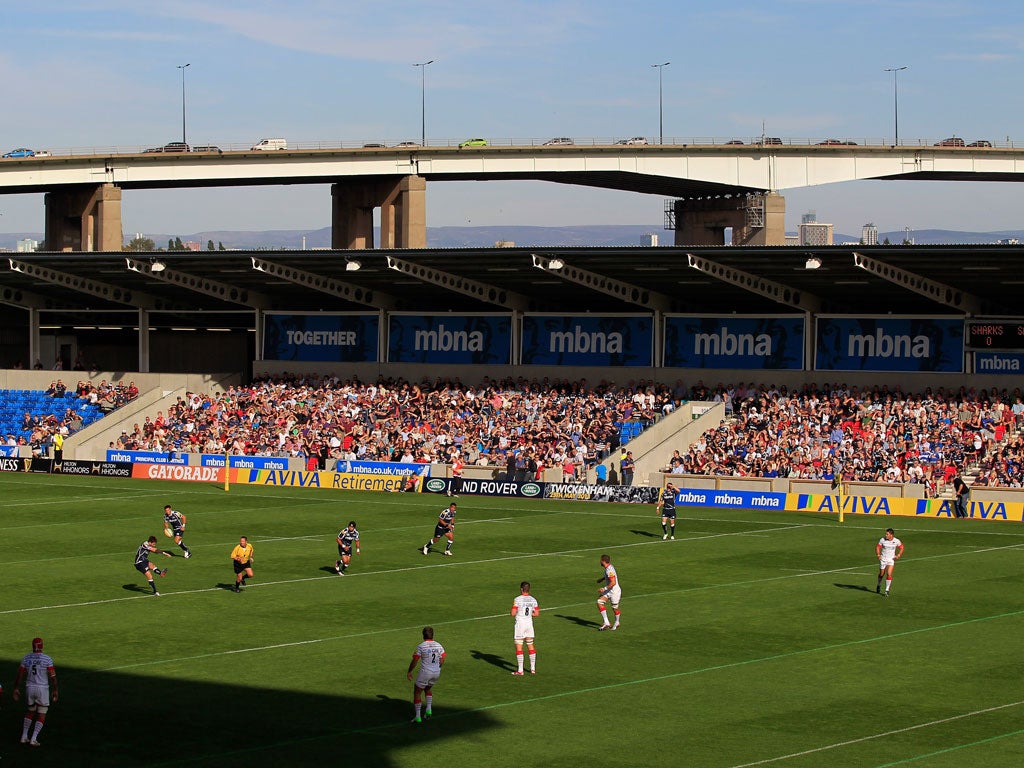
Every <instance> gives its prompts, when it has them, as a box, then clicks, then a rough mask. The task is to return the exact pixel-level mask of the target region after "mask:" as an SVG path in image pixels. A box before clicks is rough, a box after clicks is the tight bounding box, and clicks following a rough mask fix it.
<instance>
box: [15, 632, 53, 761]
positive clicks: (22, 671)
mask: <svg viewBox="0 0 1024 768" xmlns="http://www.w3.org/2000/svg"><path fill="white" fill-rule="evenodd" d="M22 680H24V681H25V707H26V709H25V719H24V720H23V721H22V725H21V743H22V744H28V745H30V746H33V747H38V746H39V732H40V731H41V730H43V724H44V723H45V722H46V712H47V710H48V709H49V708H50V702H51V701H54V702H55V701H57V671H56V670H55V669H54V668H53V659H51V658H50V657H49V656H47V655H46V654H45V653H43V639H42V638H41V637H36V638H34V639H33V640H32V653H29V654H26V656H25V658H23V659H22V660H21V666H20V667H18V676H17V677H16V678H15V680H14V692H13V693H12V694H11V698H13V699H14V700H15V701H17V700H18V697H19V696H20V694H21V681H22ZM51 686H52V688H53V690H52V691H51V690H50V688H51ZM33 722H34V723H35V728H33V727H32V723H33ZM30 731H31V735H29V732H30Z"/></svg>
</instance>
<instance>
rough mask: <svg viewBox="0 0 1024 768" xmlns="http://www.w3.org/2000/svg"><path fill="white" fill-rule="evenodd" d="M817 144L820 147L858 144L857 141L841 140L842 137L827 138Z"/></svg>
mask: <svg viewBox="0 0 1024 768" xmlns="http://www.w3.org/2000/svg"><path fill="white" fill-rule="evenodd" d="M817 146H819V147H856V146H857V142H856V141H844V140H841V139H825V140H824V141H819V142H818V144H817Z"/></svg>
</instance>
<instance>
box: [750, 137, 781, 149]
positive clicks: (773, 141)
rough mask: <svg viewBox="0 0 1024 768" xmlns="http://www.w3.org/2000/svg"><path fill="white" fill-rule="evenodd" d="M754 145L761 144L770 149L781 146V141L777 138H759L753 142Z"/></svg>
mask: <svg viewBox="0 0 1024 768" xmlns="http://www.w3.org/2000/svg"><path fill="white" fill-rule="evenodd" d="M754 144H761V145H762V146H764V145H768V146H772V147H779V146H782V139H780V138H779V137H778V136H761V137H760V138H758V139H755V140H754Z"/></svg>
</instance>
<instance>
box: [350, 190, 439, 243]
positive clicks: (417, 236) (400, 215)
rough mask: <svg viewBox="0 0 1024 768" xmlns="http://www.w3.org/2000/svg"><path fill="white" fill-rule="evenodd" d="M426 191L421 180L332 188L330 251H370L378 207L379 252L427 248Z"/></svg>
mask: <svg viewBox="0 0 1024 768" xmlns="http://www.w3.org/2000/svg"><path fill="white" fill-rule="evenodd" d="M426 190H427V182H426V179H424V178H423V177H422V176H402V177H399V178H394V177H387V178H380V177H374V178H370V179H356V180H352V181H345V182H338V183H336V184H332V185H331V247H332V248H338V249H361V248H373V247H374V243H373V210H374V208H377V207H379V208H380V247H381V248H426V246H427V214H426V211H427V207H426Z"/></svg>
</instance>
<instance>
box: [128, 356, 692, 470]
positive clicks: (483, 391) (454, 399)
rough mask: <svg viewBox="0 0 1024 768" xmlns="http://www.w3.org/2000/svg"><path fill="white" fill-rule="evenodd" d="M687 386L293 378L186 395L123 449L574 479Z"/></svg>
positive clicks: (138, 428) (666, 408)
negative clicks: (630, 426)
mask: <svg viewBox="0 0 1024 768" xmlns="http://www.w3.org/2000/svg"><path fill="white" fill-rule="evenodd" d="M681 386H682V385H681V383H680V384H679V388H680V389H679V391H673V390H672V389H671V388H669V387H667V386H660V385H656V384H655V383H654V382H648V381H638V382H630V383H629V384H628V385H626V386H622V387H619V386H616V385H614V384H611V383H609V382H604V381H602V382H600V383H599V384H596V385H590V384H588V382H587V381H586V380H585V379H584V380H580V381H574V382H569V381H562V380H549V379H543V380H537V379H534V380H527V379H524V378H519V379H503V380H500V381H498V380H493V381H492V380H490V379H489V378H487V377H485V378H484V380H483V381H482V383H480V384H479V385H466V384H463V383H462V382H460V381H458V380H449V379H436V380H434V381H426V380H424V381H422V382H419V383H415V382H410V381H407V380H405V379H384V378H381V379H379V380H377V381H376V382H373V383H363V382H361V381H359V380H358V379H340V378H337V377H333V376H323V377H318V376H298V375H289V374H282V375H275V376H272V377H265V378H261V379H258V380H257V381H255V382H254V383H253V384H251V385H249V386H241V387H232V388H230V389H228V390H227V391H226V392H224V393H220V394H203V393H198V392H190V393H186V395H185V396H184V397H179V398H178V400H177V402H176V403H175V404H173V405H171V406H170V407H169V408H168V409H167V412H166V414H165V413H164V412H163V411H160V412H159V413H158V414H157V416H156V418H154V419H150V418H148V417H147V418H146V419H145V420H144V421H143V422H142V423H136V424H134V425H133V428H132V429H131V430H125V431H124V432H123V433H122V434H121V436H120V437H119V438H118V440H117V441H116V442H115V445H114V447H115V448H124V449H128V450H154V451H181V452H199V453H218V454H220V453H229V454H233V455H241V454H246V455H255V456H285V457H293V458H302V459H304V460H305V461H306V462H307V464H308V465H309V466H311V467H312V466H315V467H323V468H326V467H327V466H328V462H330V461H332V460H333V461H345V460H371V461H396V462H419V463H432V462H442V463H450V462H451V461H452V460H453V457H454V456H455V455H456V452H458V455H460V456H461V457H462V460H463V461H464V462H465V463H466V464H475V465H481V466H489V465H496V466H499V467H502V468H504V469H505V472H506V474H507V475H508V476H511V477H516V478H519V479H527V478H534V477H537V476H539V473H540V472H541V471H543V470H544V469H545V468H550V467H561V468H562V472H563V476H564V478H565V479H566V480H575V479H579V478H581V477H583V473H584V471H585V470H586V469H588V468H591V467H593V466H595V465H596V464H597V463H598V462H599V461H602V460H603V459H605V458H606V457H608V456H609V455H610V454H611V452H612V451H614V450H615V449H616V448H617V447H618V445H619V432H620V430H619V427H618V426H616V423H621V422H625V421H639V422H641V423H643V424H645V425H648V424H651V423H653V422H654V421H655V419H656V418H660V416H661V415H664V414H665V413H669V412H671V411H672V410H673V409H674V408H675V407H677V406H678V403H679V402H680V399H681V398H685V396H686V394H687V393H685V392H683V391H682V390H681ZM332 466H333V465H332Z"/></svg>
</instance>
